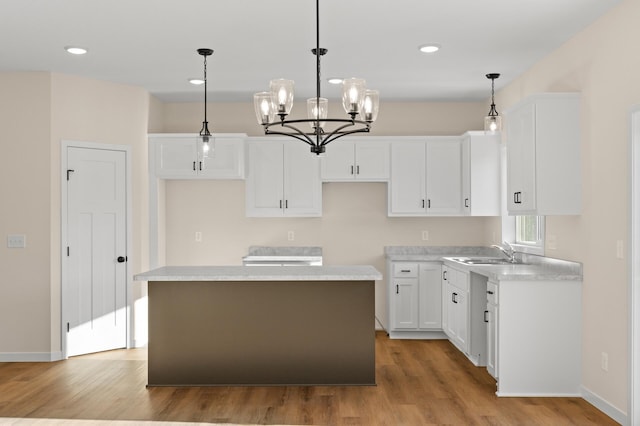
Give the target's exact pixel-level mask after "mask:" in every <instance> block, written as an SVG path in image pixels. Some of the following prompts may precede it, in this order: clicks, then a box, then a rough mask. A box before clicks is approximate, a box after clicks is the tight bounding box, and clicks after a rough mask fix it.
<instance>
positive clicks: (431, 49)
mask: <svg viewBox="0 0 640 426" xmlns="http://www.w3.org/2000/svg"><path fill="white" fill-rule="evenodd" d="M419 49H420V51H421V52H422V53H435V52H437V51H438V50H440V45H439V44H434V43H429V44H423V45H422V46H420V47H419Z"/></svg>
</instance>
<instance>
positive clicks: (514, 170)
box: [505, 93, 582, 216]
mask: <svg viewBox="0 0 640 426" xmlns="http://www.w3.org/2000/svg"><path fill="white" fill-rule="evenodd" d="M505 130H506V139H507V140H506V144H507V145H506V146H507V177H508V181H507V190H508V192H507V208H508V210H509V214H513V215H539V216H546V215H576V214H580V212H581V208H582V183H581V181H582V176H581V175H582V173H581V166H582V161H581V159H580V145H581V141H580V97H579V95H578V94H575V93H545V94H539V95H534V96H531V97H529V98H527V99H525V100H523V101H522V102H520V103H519V104H517V105H516V106H514V107H513V108H511V109H510V110H508V111H507V112H506V113H505Z"/></svg>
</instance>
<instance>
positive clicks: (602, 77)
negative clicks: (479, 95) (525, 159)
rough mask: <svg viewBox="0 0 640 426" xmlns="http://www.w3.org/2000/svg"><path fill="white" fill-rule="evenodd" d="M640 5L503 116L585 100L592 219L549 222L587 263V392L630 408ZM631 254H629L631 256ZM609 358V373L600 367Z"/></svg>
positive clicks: (592, 32) (615, 16) (572, 48)
mask: <svg viewBox="0 0 640 426" xmlns="http://www.w3.org/2000/svg"><path fill="white" fill-rule="evenodd" d="M639 16H640V2H638V1H634V0H626V1H624V2H623V3H622V4H621V5H620V6H618V7H616V8H615V9H613V11H611V12H610V13H608V14H607V15H605V16H604V17H603V18H602V19H600V20H598V21H596V22H595V23H594V24H593V25H591V26H590V27H589V28H587V29H586V30H585V31H583V32H582V33H581V34H579V35H578V36H576V37H575V38H573V39H572V40H570V41H569V42H568V43H566V44H565V45H564V46H562V48H560V49H558V50H557V51H555V52H554V53H553V54H551V55H549V56H548V57H547V58H545V59H544V60H543V61H541V62H539V63H538V64H536V65H535V66H534V67H532V68H531V69H530V70H528V71H527V72H526V73H525V74H524V75H522V76H520V77H519V78H517V79H516V80H515V81H514V82H513V83H512V84H510V85H509V86H508V87H506V88H505V89H504V90H502V91H500V93H499V94H498V96H497V99H496V103H497V104H498V105H501V106H502V109H503V110H504V109H506V108H508V107H509V106H510V105H513V104H514V103H515V102H517V101H518V100H519V99H521V98H522V97H524V96H526V95H529V94H532V93H537V92H559V91H577V92H581V93H582V104H581V105H582V129H581V130H582V167H583V179H582V182H583V203H584V204H583V205H584V207H583V214H582V215H581V216H578V217H549V218H547V229H546V234H547V237H548V236H549V235H555V236H556V240H557V249H556V250H547V255H549V256H553V257H560V258H565V259H572V260H577V261H580V262H582V263H583V264H584V287H583V335H582V336H583V352H582V355H583V359H582V363H583V368H582V371H583V385H584V387H585V388H586V389H587V390H588V391H590V392H593V393H595V394H596V395H598V396H599V397H600V398H602V399H604V400H605V401H607V402H608V403H610V404H611V405H613V406H614V407H617V408H618V409H619V410H620V411H621V412H623V413H624V412H626V410H627V393H628V384H627V378H628V377H629V376H630V372H629V370H628V362H629V359H628V354H629V345H628V321H629V312H628V307H629V302H628V288H629V287H628V286H629V275H628V270H629V267H628V265H629V261H628V260H627V259H626V256H625V259H618V258H616V241H617V240H621V241H623V242H624V246H625V247H630V245H629V243H630V241H629V238H630V229H629V209H630V203H629V182H630V177H629V176H630V174H629V157H630V151H629V146H630V145H629V134H630V130H629V129H630V124H629V123H630V121H629V117H630V108H631V107H632V106H633V105H637V104H640V78H639V77H638V76H639V75H640V56H639V55H638V54H637V51H636V48H635V44H634V43H630V42H631V41H632V40H638V39H640V26H638V24H637V23H638V17H639ZM626 251H627V250H626V249H625V252H626ZM602 352H606V353H608V355H609V371H608V372H605V371H603V370H602V369H601V368H600V361H601V353H602Z"/></svg>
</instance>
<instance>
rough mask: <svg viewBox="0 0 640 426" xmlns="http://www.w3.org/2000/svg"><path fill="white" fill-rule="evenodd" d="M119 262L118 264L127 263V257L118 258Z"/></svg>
mask: <svg viewBox="0 0 640 426" xmlns="http://www.w3.org/2000/svg"><path fill="white" fill-rule="evenodd" d="M116 260H117V261H118V263H124V262H126V261H127V258H126V256H118V259H116Z"/></svg>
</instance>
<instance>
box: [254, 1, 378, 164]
mask: <svg viewBox="0 0 640 426" xmlns="http://www.w3.org/2000/svg"><path fill="white" fill-rule="evenodd" d="M311 53H313V55H314V56H315V57H316V96H315V97H314V98H310V99H308V100H307V117H308V118H307V119H301V120H287V119H286V117H287V115H289V113H290V112H291V108H292V107H293V91H294V90H293V89H294V82H293V81H292V80H286V79H277V80H271V82H270V85H269V91H268V92H260V93H256V94H255V95H254V96H253V103H254V108H255V113H256V118H257V119H258V123H259V124H261V125H262V126H263V127H264V133H265V135H284V136H290V137H293V138H295V139H298V140H300V141H302V142H304V143H306V144H308V145H309V146H310V147H311V152H313V153H315V154H317V155H319V154H321V153H323V152H325V146H326V145H327V144H328V143H329V142H332V141H334V140H336V139H338V138H340V137H342V136H345V135H351V134H354V133H368V132H369V128H370V126H371V123H373V122H374V121H375V120H376V118H377V116H378V109H379V99H380V96H379V93H378V91H376V90H367V88H366V83H365V81H364V80H363V79H360V78H348V79H345V80H343V82H342V106H343V107H344V109H345V111H346V113H347V114H348V116H349V117H350V118H342V119H340V118H327V117H328V108H329V101H328V100H327V99H326V98H323V97H321V96H320V57H321V56H323V55H325V54H326V53H327V49H321V48H320V7H319V0H316V47H315V49H311ZM276 115H277V116H278V117H279V120H278V119H277V118H276ZM357 116H360V118H359V119H356V117H357ZM299 124H308V125H309V126H310V127H311V131H304V130H302V129H300V128H299V127H297V126H298V125H299ZM327 124H329V125H331V126H333V129H331V130H330V129H327V128H326V125H327Z"/></svg>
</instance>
